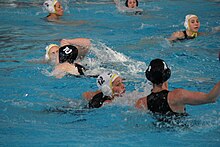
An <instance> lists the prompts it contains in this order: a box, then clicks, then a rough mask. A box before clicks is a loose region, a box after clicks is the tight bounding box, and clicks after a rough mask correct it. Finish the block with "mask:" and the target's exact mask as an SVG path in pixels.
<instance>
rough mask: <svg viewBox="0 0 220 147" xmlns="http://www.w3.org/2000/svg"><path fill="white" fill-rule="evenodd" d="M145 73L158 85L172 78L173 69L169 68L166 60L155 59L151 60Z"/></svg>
mask: <svg viewBox="0 0 220 147" xmlns="http://www.w3.org/2000/svg"><path fill="white" fill-rule="evenodd" d="M145 75H146V78H147V79H148V80H149V81H151V82H152V83H153V84H157V85H158V84H162V83H164V82H166V81H167V80H168V79H169V78H170V76H171V70H170V69H169V68H168V66H167V64H166V63H165V61H163V60H161V59H154V60H152V61H151V62H150V65H149V66H148V68H147V70H146V72H145Z"/></svg>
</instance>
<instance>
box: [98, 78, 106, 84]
mask: <svg viewBox="0 0 220 147" xmlns="http://www.w3.org/2000/svg"><path fill="white" fill-rule="evenodd" d="M103 83H105V80H104V78H103V77H102V76H100V77H99V79H98V84H99V85H100V86H102V84H103Z"/></svg>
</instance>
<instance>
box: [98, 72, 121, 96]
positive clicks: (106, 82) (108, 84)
mask: <svg viewBox="0 0 220 147" xmlns="http://www.w3.org/2000/svg"><path fill="white" fill-rule="evenodd" d="M117 77H118V75H117V74H112V73H103V74H101V75H99V76H98V78H97V80H96V83H97V86H98V87H99V89H100V90H101V91H102V93H103V95H104V96H112V94H113V91H112V82H114V80H115V79H116V78H117Z"/></svg>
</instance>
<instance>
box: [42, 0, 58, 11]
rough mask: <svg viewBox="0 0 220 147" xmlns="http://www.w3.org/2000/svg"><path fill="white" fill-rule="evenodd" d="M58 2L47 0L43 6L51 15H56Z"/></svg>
mask: <svg viewBox="0 0 220 147" xmlns="http://www.w3.org/2000/svg"><path fill="white" fill-rule="evenodd" d="M57 2H58V1H57V0H46V1H45V2H44V4H43V6H44V8H45V9H46V10H47V11H48V12H49V13H56V10H55V8H54V6H55V5H56V3H57Z"/></svg>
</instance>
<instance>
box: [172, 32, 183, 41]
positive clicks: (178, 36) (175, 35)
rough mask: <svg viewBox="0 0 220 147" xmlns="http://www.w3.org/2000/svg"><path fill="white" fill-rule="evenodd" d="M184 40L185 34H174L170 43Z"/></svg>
mask: <svg viewBox="0 0 220 147" xmlns="http://www.w3.org/2000/svg"><path fill="white" fill-rule="evenodd" d="M183 38H184V34H183V32H180V31H179V32H174V33H173V34H172V36H171V37H170V38H169V39H168V40H169V41H175V40H177V39H183Z"/></svg>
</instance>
